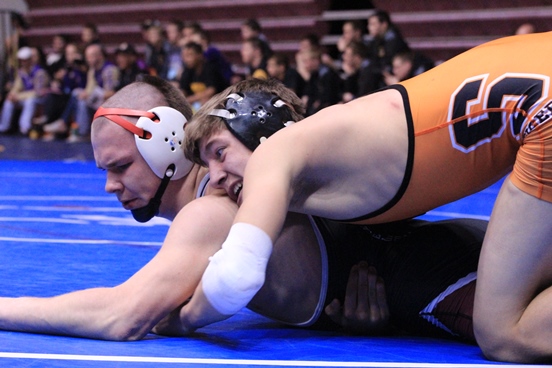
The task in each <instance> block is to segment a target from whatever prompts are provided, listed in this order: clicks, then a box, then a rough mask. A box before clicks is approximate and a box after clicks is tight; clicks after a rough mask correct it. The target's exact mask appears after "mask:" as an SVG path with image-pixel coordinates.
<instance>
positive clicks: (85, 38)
mask: <svg viewBox="0 0 552 368" xmlns="http://www.w3.org/2000/svg"><path fill="white" fill-rule="evenodd" d="M81 42H82V44H81V51H82V52H84V50H86V48H87V47H88V45H91V44H95V43H97V44H99V43H100V32H99V31H98V27H97V26H96V25H95V24H94V23H85V24H84V25H83V26H82V29H81Z"/></svg>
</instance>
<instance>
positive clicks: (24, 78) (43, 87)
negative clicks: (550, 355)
mask: <svg viewBox="0 0 552 368" xmlns="http://www.w3.org/2000/svg"><path fill="white" fill-rule="evenodd" d="M34 54H35V55H33V50H32V48H30V47H27V46H24V47H22V48H20V49H19V50H18V52H17V60H18V65H19V68H18V69H17V73H16V77H15V81H14V84H13V86H12V88H11V90H10V92H9V93H8V95H7V96H6V99H5V100H4V103H3V106H2V114H1V116H0V133H6V132H8V131H9V130H10V128H11V122H12V119H13V117H14V112H15V109H16V108H21V115H20V117H19V132H20V133H21V134H23V135H27V134H28V133H29V131H30V129H31V124H32V118H33V116H34V114H35V111H36V108H37V105H38V104H40V103H42V102H43V98H44V96H45V95H46V92H47V89H48V83H49V77H48V72H47V71H46V70H45V69H44V68H43V67H42V66H41V65H40V64H39V63H38V57H37V52H36V50H35V51H34Z"/></svg>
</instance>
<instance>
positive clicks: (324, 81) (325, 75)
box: [298, 49, 341, 115]
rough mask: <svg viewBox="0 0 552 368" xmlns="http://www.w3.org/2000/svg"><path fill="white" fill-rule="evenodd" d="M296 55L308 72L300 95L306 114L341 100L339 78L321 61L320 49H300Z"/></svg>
mask: <svg viewBox="0 0 552 368" xmlns="http://www.w3.org/2000/svg"><path fill="white" fill-rule="evenodd" d="M298 57H299V59H300V60H301V63H302V64H303V65H304V68H305V72H306V73H308V75H307V78H306V79H305V81H306V84H305V89H304V91H303V95H302V96H301V98H302V100H303V102H304V104H305V106H306V114H307V115H312V114H314V113H315V112H317V111H319V110H321V109H323V108H325V107H328V106H330V105H334V104H336V103H338V102H339V101H341V79H340V78H339V75H338V74H337V72H336V71H335V70H333V69H332V68H330V67H329V66H327V65H324V64H323V63H322V60H321V52H320V49H311V50H307V51H302V52H300V55H299V56H298Z"/></svg>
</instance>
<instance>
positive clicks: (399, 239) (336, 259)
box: [309, 218, 487, 341]
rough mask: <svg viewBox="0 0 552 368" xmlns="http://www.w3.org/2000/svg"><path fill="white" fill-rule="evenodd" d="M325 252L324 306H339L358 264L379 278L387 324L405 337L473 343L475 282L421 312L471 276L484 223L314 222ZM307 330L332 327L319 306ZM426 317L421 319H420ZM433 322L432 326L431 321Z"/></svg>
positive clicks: (473, 221)
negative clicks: (363, 262) (362, 263)
mask: <svg viewBox="0 0 552 368" xmlns="http://www.w3.org/2000/svg"><path fill="white" fill-rule="evenodd" d="M314 220H315V223H316V225H317V227H318V230H319V231H320V233H321V235H322V238H323V239H324V243H325V248H326V253H327V271H328V272H327V289H326V298H325V301H324V306H326V305H328V304H329V303H330V302H331V301H332V300H333V299H334V298H338V299H339V300H341V301H342V302H343V300H344V297H345V290H346V285H347V280H348V277H349V272H350V270H351V267H352V266H353V265H355V264H357V263H358V262H360V261H361V260H366V261H367V262H368V264H369V265H371V266H374V267H375V268H376V270H377V273H378V275H379V276H381V277H382V278H383V280H384V284H385V290H386V294H387V303H388V306H389V312H390V322H391V324H392V325H393V326H394V327H395V328H397V329H399V330H401V331H403V332H405V333H408V334H415V335H418V336H419V335H422V336H434V337H453V336H456V337H459V338H461V339H467V340H471V341H474V337H473V329H472V321H471V314H472V310H473V296H474V295H473V293H474V288H475V282H470V283H468V284H467V285H465V286H464V287H462V288H459V289H458V290H456V291H455V292H451V293H450V295H448V296H447V297H446V298H444V300H443V301H441V302H439V303H436V306H433V307H432V308H431V309H430V310H429V311H426V312H425V313H424V312H423V311H424V309H427V308H426V307H427V306H428V305H429V304H430V303H431V302H432V301H433V300H434V299H436V298H437V297H438V296H439V295H440V294H441V293H443V292H444V291H445V290H447V288H449V287H450V286H451V285H454V284H455V283H457V282H458V280H461V279H463V278H466V276H468V275H470V274H471V276H472V278H473V277H474V273H475V271H476V270H477V263H478V260H479V253H480V250H481V244H482V241H483V236H484V231H485V228H486V225H487V222H486V221H480V220H467V219H466V220H448V221H439V222H426V221H419V220H411V221H408V222H402V223H400V224H390V225H380V226H377V227H376V226H360V225H349V224H343V223H337V222H333V221H329V220H324V219H320V218H315V219H314ZM318 314H319V315H318V317H317V316H313V319H312V320H313V321H314V323H312V324H311V325H310V326H309V327H310V328H315V329H336V328H338V326H337V325H336V324H334V323H333V322H332V321H331V320H330V319H329V317H328V316H327V315H326V314H325V313H324V311H323V307H322V308H318ZM424 315H425V317H424ZM431 316H433V317H435V318H436V319H437V320H438V321H437V322H435V324H433V323H431V322H430V320H431V318H428V317H431Z"/></svg>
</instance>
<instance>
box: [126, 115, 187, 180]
mask: <svg viewBox="0 0 552 368" xmlns="http://www.w3.org/2000/svg"><path fill="white" fill-rule="evenodd" d="M148 112H152V113H154V114H155V116H157V118H158V120H157V121H154V120H152V119H150V118H148V117H145V116H142V117H140V118H139V119H138V121H137V123H136V126H137V127H139V128H142V129H144V130H146V131H148V132H150V133H151V138H149V139H143V138H141V137H139V136H137V135H135V136H134V138H135V140H136V147H137V148H138V151H139V152H140V154H141V155H142V157H143V158H144V160H145V161H146V162H147V164H148V165H149V167H150V168H151V169H152V171H153V172H154V173H155V175H157V176H158V177H160V178H163V177H165V175H168V176H169V177H170V178H171V180H177V179H180V178H182V177H184V176H185V175H187V174H188V173H189V172H190V170H191V168H192V166H193V163H192V162H191V161H189V160H188V159H186V157H185V156H184V151H183V150H182V144H183V143H184V125H185V124H186V122H187V120H186V118H185V117H184V115H182V113H180V112H179V111H178V110H175V109H173V108H171V107H168V106H158V107H155V108H153V109H151V110H149V111H148ZM171 164H174V166H175V169H174V170H173V172H172V175H171V174H170V173H168V172H167V171H168V170H169V166H170V165H171Z"/></svg>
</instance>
